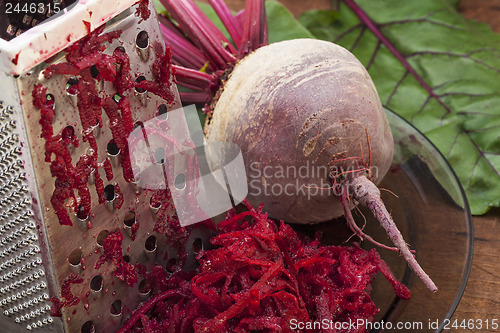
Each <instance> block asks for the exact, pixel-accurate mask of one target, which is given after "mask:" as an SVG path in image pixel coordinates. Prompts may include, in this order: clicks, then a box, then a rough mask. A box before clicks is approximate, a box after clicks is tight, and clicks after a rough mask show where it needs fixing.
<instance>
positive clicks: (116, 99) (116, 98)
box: [111, 93, 122, 103]
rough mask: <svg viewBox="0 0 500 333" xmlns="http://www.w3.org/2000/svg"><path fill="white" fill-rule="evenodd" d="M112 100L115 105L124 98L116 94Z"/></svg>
mask: <svg viewBox="0 0 500 333" xmlns="http://www.w3.org/2000/svg"><path fill="white" fill-rule="evenodd" d="M111 98H112V99H113V101H115V103H119V102H120V100H121V99H122V96H121V95H120V94H119V93H116V94H114V95H113V97H111Z"/></svg>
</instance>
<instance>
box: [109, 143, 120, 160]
mask: <svg viewBox="0 0 500 333" xmlns="http://www.w3.org/2000/svg"><path fill="white" fill-rule="evenodd" d="M106 151H107V153H108V155H109V156H110V157H113V156H117V155H118V154H120V148H118V146H117V145H116V142H115V140H113V139H111V140H109V142H108V145H107V146H106Z"/></svg>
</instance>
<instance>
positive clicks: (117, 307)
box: [109, 299, 122, 317]
mask: <svg viewBox="0 0 500 333" xmlns="http://www.w3.org/2000/svg"><path fill="white" fill-rule="evenodd" d="M109 313H110V314H111V315H112V316H114V317H117V316H121V314H122V301H121V300H119V299H117V300H116V301H114V302H113V303H112V304H111V306H110V307H109Z"/></svg>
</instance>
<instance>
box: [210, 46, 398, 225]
mask: <svg viewBox="0 0 500 333" xmlns="http://www.w3.org/2000/svg"><path fill="white" fill-rule="evenodd" d="M223 89H224V90H223V93H222V94H221V95H220V97H219V99H218V101H217V103H216V104H215V108H214V112H213V117H212V119H211V122H210V124H209V125H208V126H207V127H206V134H207V140H208V141H209V142H211V141H228V142H234V143H236V144H238V145H239V146H240V147H241V149H242V152H243V156H244V157H245V162H246V165H247V175H248V177H249V181H250V189H249V191H250V192H249V194H250V196H249V200H250V202H252V204H254V205H255V204H260V203H264V210H265V211H267V212H269V214H270V216H272V217H274V218H277V219H283V220H285V221H287V222H292V223H316V222H322V221H328V220H331V219H333V218H335V217H338V216H341V215H343V214H344V211H343V208H342V205H341V203H340V201H338V200H333V199H332V192H331V191H329V190H318V187H319V186H321V187H329V185H331V182H330V180H329V178H330V177H329V173H330V170H333V169H337V170H340V167H343V168H344V169H345V171H349V170H356V169H359V167H358V166H357V164H358V163H360V162H361V157H362V156H363V155H364V159H365V162H366V163H368V154H369V150H370V148H369V146H368V139H367V133H368V137H369V141H370V143H371V156H372V158H371V167H372V169H376V171H377V172H374V178H373V179H372V180H373V181H374V182H375V183H378V182H379V181H380V180H381V179H382V178H383V176H384V175H385V173H386V172H387V170H388V169H389V167H390V165H391V162H392V155H393V149H394V147H393V139H392V134H391V130H390V127H389V123H388V121H387V117H386V116H385V113H384V110H383V108H382V105H381V103H380V100H379V97H378V94H377V91H376V90H375V86H374V85H373V82H372V80H371V79H370V77H369V75H368V72H367V71H366V69H365V68H364V67H363V65H362V64H361V63H360V62H359V61H358V60H357V59H356V58H355V57H354V55H352V54H351V53H350V52H349V51H347V50H346V49H344V48H342V47H340V46H338V45H336V44H332V43H328V42H323V41H319V40H312V39H302V40H291V41H285V42H280V43H275V44H271V45H268V46H265V47H261V48H259V49H257V50H256V51H255V52H253V53H252V54H250V55H248V56H246V57H245V58H243V59H242V60H241V61H240V62H239V63H238V64H237V65H236V66H235V68H234V70H233V71H232V73H231V75H230V77H229V79H228V80H227V82H226V83H225V85H224V87H223ZM232 129H236V130H232ZM354 157H359V159H347V160H346V158H354ZM337 160H339V161H337ZM340 160H341V161H340ZM305 168H307V170H308V171H307V176H306V177H303V176H302V177H300V176H299V175H298V170H306V169H305ZM280 169H284V170H285V173H286V170H290V172H288V175H292V172H293V170H296V171H297V177H282V174H281V173H280ZM264 172H265V173H266V175H264ZM313 173H314V174H313ZM302 174H304V172H303V173H302ZM258 175H262V176H267V175H271V177H264V178H265V179H262V178H261V177H259V178H258V179H256V178H255V176H258ZM273 186H274V190H273ZM278 186H279V187H281V188H283V190H285V189H286V190H287V191H288V193H290V194H293V195H287V194H285V193H281V194H280V195H273V193H277V192H280V191H279V190H278V188H279V187H278ZM266 188H267V189H266ZM283 192H284V191H283Z"/></svg>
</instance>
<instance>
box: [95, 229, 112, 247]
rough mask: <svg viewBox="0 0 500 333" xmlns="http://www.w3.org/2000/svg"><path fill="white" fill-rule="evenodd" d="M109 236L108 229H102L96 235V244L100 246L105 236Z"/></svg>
mask: <svg viewBox="0 0 500 333" xmlns="http://www.w3.org/2000/svg"><path fill="white" fill-rule="evenodd" d="M108 236H109V231H108V230H102V231H101V232H100V233H99V234H98V235H97V240H96V241H97V245H99V246H102V244H103V243H104V240H105V239H106V237H108Z"/></svg>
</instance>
